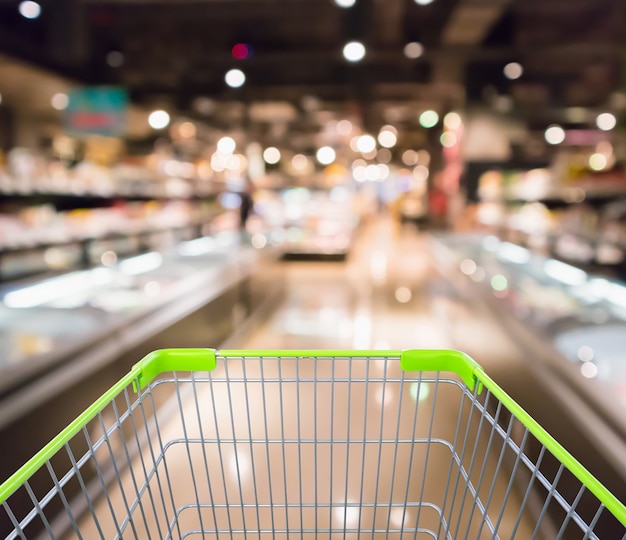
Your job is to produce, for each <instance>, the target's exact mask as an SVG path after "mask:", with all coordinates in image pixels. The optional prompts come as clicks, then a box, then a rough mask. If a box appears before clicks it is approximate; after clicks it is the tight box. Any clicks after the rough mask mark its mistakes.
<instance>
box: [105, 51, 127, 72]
mask: <svg viewBox="0 0 626 540" xmlns="http://www.w3.org/2000/svg"><path fill="white" fill-rule="evenodd" d="M106 60H107V64H109V66H111V67H112V68H118V67H121V66H122V64H123V63H124V55H123V54H122V53H121V52H120V51H111V52H110V53H109V54H107V58H106Z"/></svg>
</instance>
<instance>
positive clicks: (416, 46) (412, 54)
mask: <svg viewBox="0 0 626 540" xmlns="http://www.w3.org/2000/svg"><path fill="white" fill-rule="evenodd" d="M423 54H424V45H422V44H421V43H418V42H417V41H411V42H410V43H407V44H406V45H405V46H404V56H406V57H407V58H411V59H412V60H415V59H416V58H419V57H420V56H422V55H423Z"/></svg>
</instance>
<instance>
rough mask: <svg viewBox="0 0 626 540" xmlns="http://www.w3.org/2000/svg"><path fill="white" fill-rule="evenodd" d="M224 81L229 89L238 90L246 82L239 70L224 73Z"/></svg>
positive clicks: (243, 74) (244, 76)
mask: <svg viewBox="0 0 626 540" xmlns="http://www.w3.org/2000/svg"><path fill="white" fill-rule="evenodd" d="M224 80H225V81H226V84H227V85H228V86H230V87H231V88H239V87H241V86H243V84H244V83H245V82H246V75H245V73H244V72H243V71H241V70H240V69H231V70H229V71H227V72H226V75H225V76H224Z"/></svg>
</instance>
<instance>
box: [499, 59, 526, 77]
mask: <svg viewBox="0 0 626 540" xmlns="http://www.w3.org/2000/svg"><path fill="white" fill-rule="evenodd" d="M503 71H504V76H505V77H506V78H507V79H510V80H512V81H514V80H516V79H519V78H520V77H521V76H522V75H523V73H524V68H523V67H522V64H520V63H519V62H510V63H508V64H507V65H506V66H504V70H503Z"/></svg>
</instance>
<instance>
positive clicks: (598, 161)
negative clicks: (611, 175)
mask: <svg viewBox="0 0 626 540" xmlns="http://www.w3.org/2000/svg"><path fill="white" fill-rule="evenodd" d="M607 163H608V160H607V159H606V156H605V155H604V154H599V153H596V154H591V156H590V157H589V167H590V168H591V169H592V170H594V171H602V170H604V169H605V168H606V165H607Z"/></svg>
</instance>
